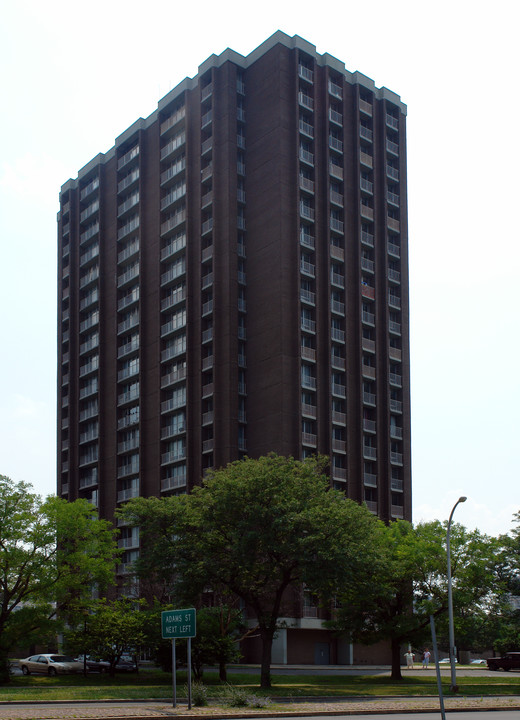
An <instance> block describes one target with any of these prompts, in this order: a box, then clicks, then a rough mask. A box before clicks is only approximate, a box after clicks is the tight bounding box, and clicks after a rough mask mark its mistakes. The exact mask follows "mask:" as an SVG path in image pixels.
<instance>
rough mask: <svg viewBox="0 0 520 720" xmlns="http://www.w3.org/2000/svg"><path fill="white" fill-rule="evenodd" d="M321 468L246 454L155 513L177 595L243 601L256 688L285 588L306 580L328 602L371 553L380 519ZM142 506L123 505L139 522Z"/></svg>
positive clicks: (266, 668)
mask: <svg viewBox="0 0 520 720" xmlns="http://www.w3.org/2000/svg"><path fill="white" fill-rule="evenodd" d="M324 466H325V460H324V459H315V458H312V459H307V460H304V461H296V460H294V459H293V458H285V457H280V456H277V455H274V454H271V455H269V456H267V457H261V458H259V459H257V460H253V459H250V458H246V459H245V460H242V461H237V462H234V463H231V464H229V465H228V466H227V467H226V468H224V469H222V470H216V471H214V472H212V473H211V474H210V475H209V476H208V477H207V478H206V479H205V481H204V483H203V485H202V486H200V487H196V488H194V489H193V491H192V493H191V494H190V495H188V496H182V497H179V498H171V499H170V501H169V503H168V504H166V503H164V504H163V509H162V510H161V512H160V517H161V523H162V525H163V529H166V534H167V536H168V537H167V539H166V535H163V538H164V543H163V545H162V553H161V559H160V563H159V564H158V565H156V569H157V568H158V571H159V574H160V575H161V576H162V577H164V572H165V569H166V566H167V564H169V572H170V574H171V577H172V578H174V579H175V592H176V593H177V595H178V596H179V597H182V598H190V597H191V598H194V597H196V596H197V595H198V594H200V593H201V592H203V591H204V590H207V589H208V588H211V589H212V590H215V588H221V589H224V590H225V591H227V592H230V593H232V594H234V595H235V596H237V597H239V598H240V599H241V600H242V601H243V602H244V604H245V605H246V606H247V607H248V608H249V610H250V612H251V613H252V614H253V615H254V617H255V618H256V622H257V623H258V628H259V634H260V637H261V640H262V670H261V684H262V686H263V687H269V685H270V662H271V648H272V642H273V636H274V633H275V631H276V629H277V622H278V618H279V617H280V611H281V607H282V602H283V599H284V595H285V593H286V592H287V591H288V589H289V588H290V587H291V586H294V585H297V584H300V585H301V584H305V586H306V587H307V588H308V589H309V590H310V591H312V592H314V593H316V594H318V595H319V596H320V597H322V598H331V597H332V596H333V595H334V592H335V590H336V588H337V585H338V582H339V579H340V578H341V579H342V581H343V582H348V581H350V582H352V583H354V582H359V580H360V578H362V577H365V576H366V575H367V573H369V572H370V567H371V566H372V565H373V563H374V562H375V559H376V557H377V545H378V543H377V542H376V536H377V535H378V533H380V532H381V529H382V524H381V523H380V522H379V521H378V520H377V519H376V518H375V517H374V516H373V515H372V514H371V513H370V512H369V511H368V510H367V509H366V508H365V507H362V506H360V505H358V504H356V503H355V502H353V501H351V500H348V499H347V498H346V497H345V495H344V494H343V493H341V492H339V491H336V490H332V489H331V488H330V485H329V482H328V480H327V478H326V476H325V474H324V472H323V470H324ZM146 502H147V501H142V500H141V501H140V502H138V503H137V502H136V503H132V501H131V502H129V503H128V505H127V507H126V508H125V509H124V510H123V514H124V516H125V517H126V518H127V519H128V518H129V517H132V515H133V521H134V522H136V523H139V522H141V523H142V522H143V521H144V520H145V519H146V517H150V514H151V513H148V514H147V513H146V512H144V504H146ZM152 506H154V507H155V506H156V503H155V502H152V503H150V507H152ZM163 511H165V512H166V515H167V516H168V518H166V517H165V516H164V515H163ZM141 527H142V525H141ZM168 549H169V555H168V558H169V561H168V563H166V558H165V554H164V553H165V552H166V551H167V550H168ZM149 558H151V556H149Z"/></svg>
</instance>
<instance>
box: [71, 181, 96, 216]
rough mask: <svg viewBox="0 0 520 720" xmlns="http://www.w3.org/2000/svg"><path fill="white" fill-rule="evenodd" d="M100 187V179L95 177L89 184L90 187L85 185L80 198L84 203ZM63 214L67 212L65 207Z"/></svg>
mask: <svg viewBox="0 0 520 720" xmlns="http://www.w3.org/2000/svg"><path fill="white" fill-rule="evenodd" d="M98 187H99V178H98V177H95V178H93V180H91V181H90V182H89V184H88V185H85V187H84V188H83V189H82V190H81V192H80V195H79V198H80V200H81V201H82V202H83V200H85V198H87V197H88V196H89V195H90V194H91V193H93V192H94V190H97V189H98ZM63 212H65V206H64V208H63Z"/></svg>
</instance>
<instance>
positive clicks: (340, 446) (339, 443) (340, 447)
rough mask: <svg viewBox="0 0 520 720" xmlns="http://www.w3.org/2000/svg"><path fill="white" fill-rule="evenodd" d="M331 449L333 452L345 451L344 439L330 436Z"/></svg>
mask: <svg viewBox="0 0 520 720" xmlns="http://www.w3.org/2000/svg"><path fill="white" fill-rule="evenodd" d="M332 450H333V451H334V452H339V453H342V454H344V453H346V452H347V443H346V442H345V440H337V439H336V438H332Z"/></svg>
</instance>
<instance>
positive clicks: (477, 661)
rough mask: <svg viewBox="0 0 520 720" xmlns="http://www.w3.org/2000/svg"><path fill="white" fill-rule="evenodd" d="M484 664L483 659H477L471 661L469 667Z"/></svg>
mask: <svg viewBox="0 0 520 720" xmlns="http://www.w3.org/2000/svg"><path fill="white" fill-rule="evenodd" d="M485 664H486V660H484V658H477V659H476V660H472V661H471V662H470V665H485Z"/></svg>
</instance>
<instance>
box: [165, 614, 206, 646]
mask: <svg viewBox="0 0 520 720" xmlns="http://www.w3.org/2000/svg"><path fill="white" fill-rule="evenodd" d="M196 625H197V622H196V612H195V608H188V609H183V610H164V611H163V612H162V613H161V629H162V638H163V640H175V639H179V638H192V637H195V636H196V634H197V628H196Z"/></svg>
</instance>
